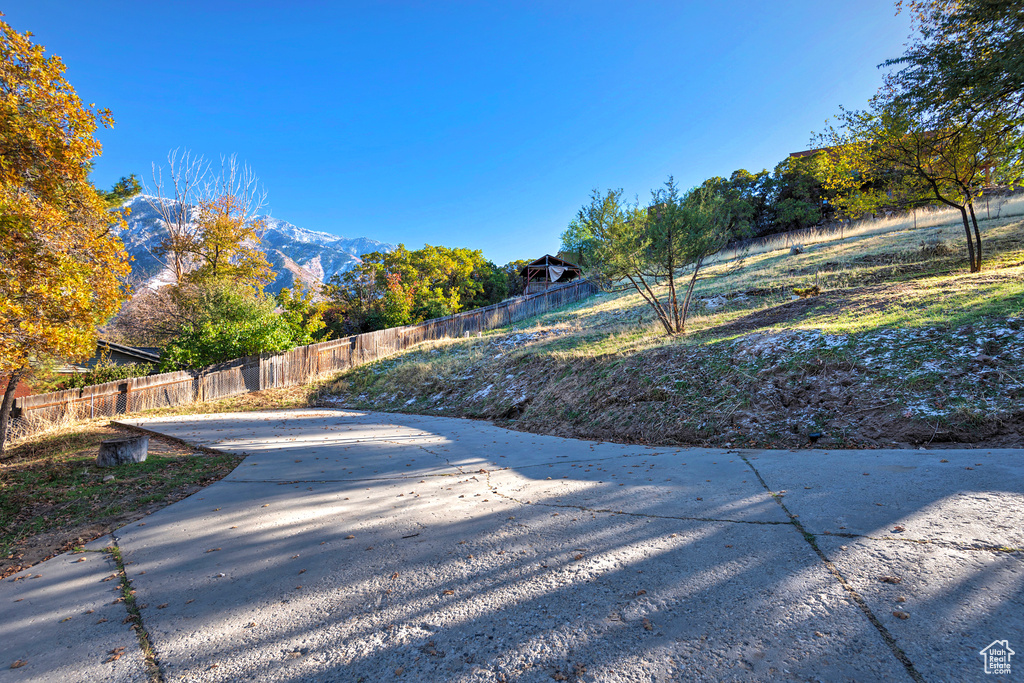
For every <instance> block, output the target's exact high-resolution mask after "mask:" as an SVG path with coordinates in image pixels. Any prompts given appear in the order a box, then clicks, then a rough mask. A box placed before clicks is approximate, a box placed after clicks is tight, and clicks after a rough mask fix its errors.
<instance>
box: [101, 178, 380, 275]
mask: <svg viewBox="0 0 1024 683" xmlns="http://www.w3.org/2000/svg"><path fill="white" fill-rule="evenodd" d="M160 201H161V200H160V199H159V198H157V197H155V196H153V195H144V194H140V195H136V196H134V197H132V198H131V199H128V200H127V201H125V202H124V204H123V205H122V206H123V207H124V208H128V209H131V212H130V214H129V216H128V220H127V222H128V227H127V228H126V229H125V230H123V231H122V233H121V239H122V241H123V242H124V245H125V249H126V250H127V251H128V253H129V254H130V255H131V256H132V257H134V261H133V262H132V275H134V276H136V277H137V278H138V279H140V280H142V281H143V282H145V283H146V285H147V286H159V284H161V283H163V282H164V281H165V279H166V274H162V272H161V271H162V270H163V266H162V265H161V264H160V262H159V261H158V260H157V259H156V257H155V256H153V251H154V250H155V248H156V247H157V245H158V244H159V243H160V242H161V241H162V240H163V239H164V238H165V237H166V235H167V229H166V228H165V227H164V225H163V222H162V220H161V219H160V214H159V212H158V211H157V210H156V208H154V206H153V205H154V204H157V203H159V202H160ZM174 201H175V200H169V199H164V200H163V202H165V203H174ZM259 218H262V219H263V220H264V221H265V222H266V226H267V229H266V232H265V233H264V234H263V239H262V240H261V247H262V248H263V251H264V253H266V255H267V260H268V261H270V265H271V266H272V267H273V268H274V270H275V272H276V273H277V279H276V280H275V281H274V282H273V283H271V284H270V285H269V286H268V287H267V291H268V292H271V293H275V294H276V293H277V292H279V291H281V289H283V288H285V287H292V288H294V287H295V285H296V283H297V282H299V281H301V282H302V283H305V284H306V285H309V286H313V287H319V285H320V284H322V283H324V282H326V281H327V280H330V279H331V277H333V276H334V275H339V274H341V273H344V272H346V271H349V270H351V269H352V268H353V267H355V266H356V265H358V264H359V263H361V262H362V259H361V257H362V256H364V255H366V254H369V253H371V252H375V251H381V252H388V251H391V250H393V249H394V248H395V247H394V245H392V244H387V243H385V242H379V241H377V240H373V239H370V238H367V237H355V238H345V237H339V236H337V235H332V234H329V233H326V232H318V231H315V230H308V229H306V228H300V227H298V226H296V225H292V224H291V223H289V222H287V221H284V220H281V219H280V218H274V217H272V216H259Z"/></svg>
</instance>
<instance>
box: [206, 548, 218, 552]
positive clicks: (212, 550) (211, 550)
mask: <svg viewBox="0 0 1024 683" xmlns="http://www.w3.org/2000/svg"><path fill="white" fill-rule="evenodd" d="M218 550H220V548H210V549H209V550H207V551H206V552H208V553H215V552H217V551H218Z"/></svg>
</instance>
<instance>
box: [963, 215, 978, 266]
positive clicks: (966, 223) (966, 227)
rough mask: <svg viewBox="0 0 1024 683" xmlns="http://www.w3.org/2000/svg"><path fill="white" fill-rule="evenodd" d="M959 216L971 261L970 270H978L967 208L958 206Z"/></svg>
mask: <svg viewBox="0 0 1024 683" xmlns="http://www.w3.org/2000/svg"><path fill="white" fill-rule="evenodd" d="M960 216H961V217H962V218H963V220H964V232H965V233H967V257H968V258H969V259H970V261H971V272H972V273H977V272H978V265H977V264H976V263H975V261H974V238H973V237H972V236H971V223H970V220H969V219H968V218H967V209H966V208H964V207H962V206H961V207H960Z"/></svg>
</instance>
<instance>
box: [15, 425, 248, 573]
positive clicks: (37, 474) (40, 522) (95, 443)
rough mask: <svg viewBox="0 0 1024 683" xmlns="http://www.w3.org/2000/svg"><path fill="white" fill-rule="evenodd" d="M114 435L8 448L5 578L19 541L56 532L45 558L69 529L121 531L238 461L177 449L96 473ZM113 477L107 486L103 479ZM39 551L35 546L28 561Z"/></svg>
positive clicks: (92, 430) (100, 432) (83, 434)
mask: <svg viewBox="0 0 1024 683" xmlns="http://www.w3.org/2000/svg"><path fill="white" fill-rule="evenodd" d="M117 434H118V432H117V431H115V430H113V429H110V428H98V427H96V426H94V425H89V426H83V427H81V428H80V430H79V431H76V430H73V429H72V430H70V431H68V432H66V433H64V434H62V435H58V436H49V437H44V438H42V439H40V440H39V441H38V442H29V443H24V444H21V445H20V446H18V447H16V448H14V449H11V450H12V451H13V452H11V453H10V454H11V455H12V457H11V458H10V460H8V461H7V462H6V463H5V465H4V467H3V468H2V469H0V558H5V559H4V560H3V562H2V564H0V566H2V567H3V573H10V571H11V570H12V568H13V567H15V566H19V564H20V563H19V560H20V559H21V558H20V557H19V556H20V555H21V553H22V548H21V544H22V543H23V542H25V541H26V539H29V538H30V537H33V536H35V535H37V534H52V533H54V532H57V533H56V534H55V540H54V541H53V543H55V544H56V546H55V547H53V548H51V549H50V551H51V552H50V553H49V554H52V553H53V552H60V551H62V550H66V549H67V547H68V546H69V545H73V544H74V541H77V540H78V539H76V538H69V539H66V540H64V541H61V540H60V537H62V535H66V534H72V536H73V534H74V533H75V530H83V531H85V530H90V529H91V530H92V532H93V533H94V532H95V529H96V525H104V526H110V527H116V526H120V525H121V524H123V523H127V522H128V521H131V519H132V518H134V517H135V516H137V515H139V514H142V513H144V512H149V511H152V510H153V509H157V508H159V507H162V506H163V505H166V504H168V503H170V502H173V501H174V500H177V499H180V498H181V497H184V495H187V493H188V492H190V491H192V490H194V489H195V488H196V487H201V486H206V485H208V484H210V483H212V482H214V481H216V480H218V479H220V478H221V477H223V476H224V475H226V474H227V473H228V472H230V471H231V470H232V469H234V467H235V465H237V463H238V462H239V461H240V459H241V458H240V456H236V455H229V454H221V453H216V452H198V451H194V450H192V449H185V448H182V449H181V453H180V454H176V455H173V456H168V455H160V454H156V453H153V452H152V450H151V452H150V454H149V456H148V457H147V459H146V461H145V462H141V463H137V464H130V465H121V466H118V467H109V468H101V467H97V466H96V463H95V458H96V452H97V450H98V447H99V443H100V442H101V441H103V440H104V439H108V438H112V437H113V436H115V435H117ZM106 476H113V477H114V479H113V480H112V481H103V479H104V477H106ZM39 552H40V550H39V549H38V548H37V549H35V553H34V557H32V558H30V560H38V559H41V558H40V557H38V555H39Z"/></svg>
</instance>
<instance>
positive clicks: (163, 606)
mask: <svg viewBox="0 0 1024 683" xmlns="http://www.w3.org/2000/svg"><path fill="white" fill-rule="evenodd" d="M156 608H157V609H167V603H166V602H165V603H164V604H162V605H157V606H156Z"/></svg>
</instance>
